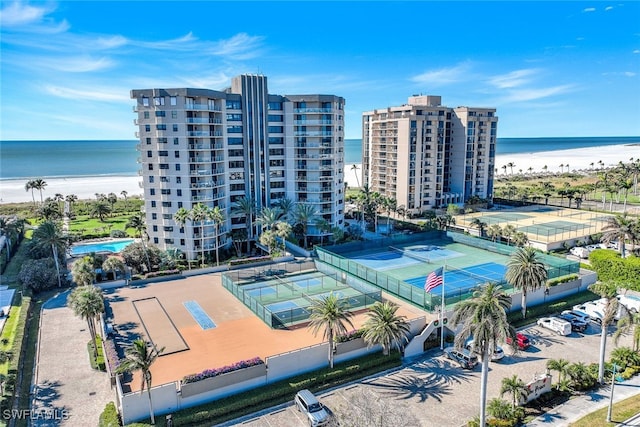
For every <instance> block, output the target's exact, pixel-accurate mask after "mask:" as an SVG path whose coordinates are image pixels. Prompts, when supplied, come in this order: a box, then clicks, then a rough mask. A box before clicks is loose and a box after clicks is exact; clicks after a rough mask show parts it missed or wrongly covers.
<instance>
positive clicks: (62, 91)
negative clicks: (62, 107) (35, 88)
mask: <svg viewBox="0 0 640 427" xmlns="http://www.w3.org/2000/svg"><path fill="white" fill-rule="evenodd" d="M44 90H45V92H47V93H48V94H50V95H53V96H57V97H59V98H66V99H75V100H89V101H107V102H113V101H116V102H127V103H128V102H130V98H129V91H128V90H120V89H106V88H94V89H74V88H70V87H63V86H53V85H45V86H44Z"/></svg>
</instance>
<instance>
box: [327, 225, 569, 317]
mask: <svg viewBox="0 0 640 427" xmlns="http://www.w3.org/2000/svg"><path fill="white" fill-rule="evenodd" d="M433 240H439V241H440V242H441V241H443V240H450V241H453V242H457V243H462V244H465V245H468V246H472V247H476V248H479V249H484V250H487V251H491V252H494V253H498V254H501V255H507V256H509V255H511V254H512V253H513V252H514V251H515V250H516V248H515V247H513V246H508V245H504V244H501V243H496V242H491V241H487V240H484V239H479V238H477V237H471V236H468V235H466V234H462V233H457V232H452V231H447V232H446V233H445V232H443V231H429V232H426V233H416V234H411V235H404V236H402V238H401V239H399V238H397V237H395V236H394V237H388V238H383V239H377V240H375V241H373V242H371V243H372V244H369V243H370V241H366V242H358V243H360V244H354V243H349V244H347V245H348V248H345V247H343V246H347V245H340V246H339V247H338V246H333V247H316V252H317V254H318V259H319V260H320V261H321V263H319V265H318V269H319V270H322V271H326V272H327V274H342V275H343V277H344V276H347V277H348V276H349V275H353V276H354V277H355V278H359V279H361V280H364V281H366V282H368V283H371V284H373V285H375V286H377V287H378V288H380V289H382V290H384V291H386V292H389V293H390V294H391V295H394V296H396V297H398V298H401V299H403V300H405V301H408V302H410V303H412V304H414V305H417V306H418V307H420V308H424V309H425V310H427V311H431V312H434V311H437V310H440V308H441V307H442V294H441V293H440V292H434V293H433V294H432V293H428V292H425V291H424V289H422V288H418V287H416V286H413V285H411V284H409V283H407V282H405V281H403V280H401V279H398V278H395V277H392V276H389V275H387V274H386V273H384V272H382V271H378V270H375V269H373V268H369V267H366V266H364V265H362V264H360V263H358V262H356V261H353V260H351V259H349V258H346V257H345V256H343V255H344V254H349V253H353V252H356V251H358V249H360V250H362V251H368V250H370V249H371V248H372V247H373V246H374V245H375V247H378V248H388V247H389V246H394V245H398V244H403V243H404V244H406V243H413V242H421V243H424V242H425V241H433ZM540 257H541V260H542V262H543V263H544V264H545V265H546V266H547V270H548V277H549V278H550V279H552V278H555V277H559V276H564V275H566V274H571V273H578V272H579V271H580V264H579V263H577V262H575V261H571V260H566V259H562V258H558V257H554V256H552V255H547V254H540ZM322 263H323V264H324V266H322ZM460 271H463V270H460ZM463 272H464V271H463ZM445 274H446V272H445ZM445 277H446V276H445ZM345 280H348V279H345ZM499 284H500V285H501V286H502V288H503V289H504V291H505V292H506V293H507V294H512V293H514V292H516V290H515V289H514V288H513V286H511V285H510V284H508V283H507V282H506V281H504V280H503V281H500V282H499ZM474 291H475V288H471V289H452V290H447V289H446V288H445V295H444V298H445V304H446V306H450V305H455V304H456V303H458V302H460V301H463V300H466V299H468V298H471V297H472V296H473V293H474Z"/></svg>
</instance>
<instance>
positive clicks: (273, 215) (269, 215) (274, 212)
mask: <svg viewBox="0 0 640 427" xmlns="http://www.w3.org/2000/svg"><path fill="white" fill-rule="evenodd" d="M281 217H282V210H280V208H278V207H276V208H270V207H264V208H262V210H261V211H260V214H258V217H257V218H256V222H257V223H258V224H260V226H261V228H262V231H264V230H270V229H271V228H272V227H273V226H274V225H275V223H276V222H278V220H279V219H280V218H281Z"/></svg>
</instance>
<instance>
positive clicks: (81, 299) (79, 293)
mask: <svg viewBox="0 0 640 427" xmlns="http://www.w3.org/2000/svg"><path fill="white" fill-rule="evenodd" d="M68 304H69V308H71V310H73V314H75V315H76V316H78V317H80V318H82V319H85V320H86V321H87V326H88V327H89V333H90V334H91V342H92V343H93V357H94V358H96V357H98V349H97V347H96V323H95V320H96V318H97V317H98V316H99V315H100V313H102V312H104V300H103V299H102V291H101V290H100V289H99V288H97V287H95V286H78V287H77V288H75V289H74V290H73V291H71V294H69V300H68Z"/></svg>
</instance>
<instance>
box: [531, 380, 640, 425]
mask: <svg viewBox="0 0 640 427" xmlns="http://www.w3.org/2000/svg"><path fill="white" fill-rule="evenodd" d="M636 394H640V375H636V376H634V377H633V378H631V379H630V380H628V381H624V382H618V383H616V385H615V389H614V395H613V401H614V402H619V401H621V400H624V399H626V398H628V397H631V396H634V395H636ZM610 396H611V384H609V385H607V386H603V387H600V388H599V389H598V390H595V391H592V392H589V393H587V394H585V395H584V396H579V397H575V398H573V399H571V400H569V401H567V402H566V403H563V404H562V405H560V406H557V407H556V408H554V409H553V410H552V411H549V412H547V413H546V414H544V415H541V416H539V417H538V418H536V419H534V420H533V421H531V422H529V423H527V427H543V426H545V427H546V426H554V427H560V426H568V425H570V424H571V423H573V422H576V421H578V420H579V419H580V418H582V417H584V416H585V415H587V414H590V413H591V412H594V411H597V410H598V409H600V408H606V407H608V406H609V397H610ZM638 411H639V413H640V408H638ZM632 418H634V417H632ZM627 421H628V423H623V424H620V425H629V426H633V425H640V424H639V422H640V420H638V419H637V418H636V419H635V420H633V421H632V420H631V419H630V420H627Z"/></svg>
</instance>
